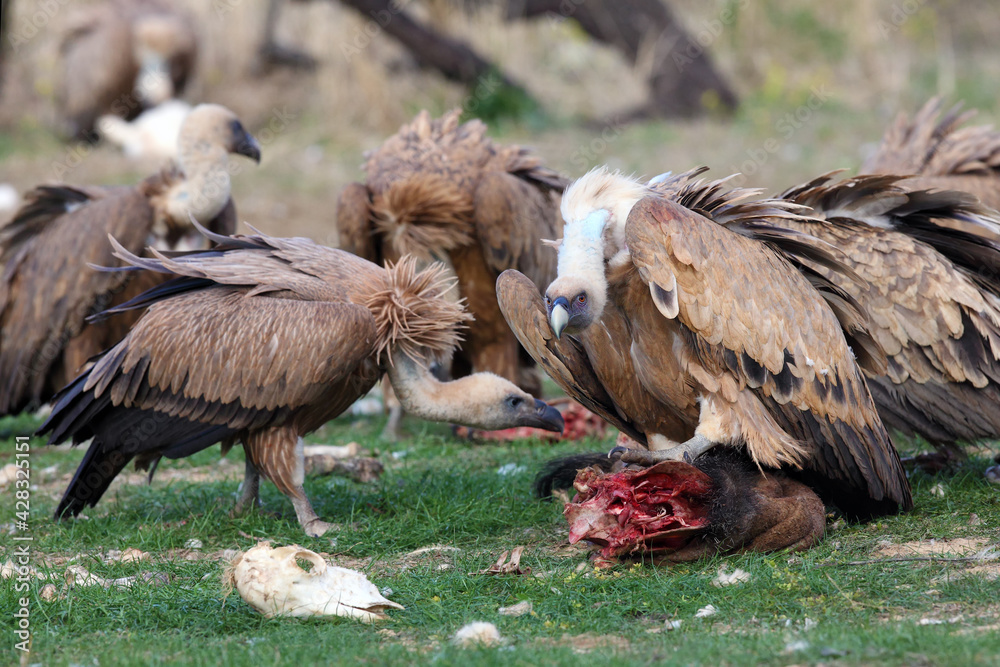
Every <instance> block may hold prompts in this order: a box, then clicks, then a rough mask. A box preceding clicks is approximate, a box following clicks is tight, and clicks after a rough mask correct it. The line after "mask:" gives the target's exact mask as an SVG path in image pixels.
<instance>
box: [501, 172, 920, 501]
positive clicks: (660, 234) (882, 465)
mask: <svg viewBox="0 0 1000 667" xmlns="http://www.w3.org/2000/svg"><path fill="white" fill-rule="evenodd" d="M688 176H689V175H682V176H680V177H675V178H673V179H668V180H667V181H665V182H660V183H655V184H652V185H643V184H641V183H639V182H637V181H634V180H632V179H629V178H626V177H624V176H620V175H617V174H611V173H608V172H607V171H604V170H595V171H593V172H591V173H590V174H588V175H587V176H585V177H583V178H582V179H580V180H578V181H576V183H574V184H573V185H572V186H570V188H569V189H568V190H567V191H566V193H565V194H564V196H563V201H562V213H563V217H564V219H565V220H566V221H567V222H566V227H565V229H564V236H563V240H562V243H561V245H560V248H559V258H558V262H559V266H558V273H559V277H558V278H557V279H556V280H555V281H554V282H553V283H552V284H551V285H549V286H548V289H547V290H546V292H545V301H544V303H543V301H542V298H541V297H540V296H539V294H538V292H537V290H536V289H535V288H534V286H533V284H532V282H531V281H529V280H527V279H526V278H525V277H523V276H521V275H519V274H518V273H517V272H515V271H508V272H506V273H504V274H503V275H502V276H501V278H500V280H499V281H498V283H497V293H498V297H499V301H500V305H501V308H502V309H503V312H504V315H505V317H506V318H507V321H508V322H509V323H510V325H511V327H512V328H513V330H514V331H515V333H516V334H517V336H518V339H519V340H520V341H521V343H522V344H523V345H524V346H525V349H527V350H528V351H529V352H530V353H531V354H532V356H533V357H534V358H535V359H536V361H537V362H538V363H539V364H540V365H541V366H542V367H543V368H544V369H545V370H546V372H547V373H548V374H549V375H550V376H551V377H552V378H553V379H554V380H556V382H557V383H559V384H560V385H561V386H562V387H563V389H564V390H566V391H567V393H569V394H570V395H571V396H572V397H573V398H575V399H577V400H578V401H580V402H581V403H582V404H583V405H584V406H586V407H588V408H590V409H591V410H593V411H594V412H596V413H598V414H600V415H601V416H603V417H604V418H605V419H607V420H608V421H609V422H611V423H612V424H614V425H615V426H617V427H618V428H619V429H620V430H621V431H623V432H624V433H625V434H627V435H628V436H630V437H631V438H633V439H634V440H636V441H638V442H639V443H641V444H643V445H645V446H647V447H648V448H649V449H648V450H627V451H624V452H622V455H621V457H622V461H627V462H635V463H640V464H651V463H654V462H655V461H658V460H670V459H687V458H690V459H697V457H698V456H699V455H700V454H701V453H703V452H706V451H707V450H709V449H712V448H714V447H717V446H727V447H738V448H745V451H746V452H747V454H748V455H749V457H750V458H751V459H752V460H753V461H754V462H755V463H756V464H757V465H758V466H760V467H762V468H782V469H785V470H789V471H797V472H795V474H797V475H798V476H800V478H801V479H802V480H804V481H807V482H808V483H809V484H810V485H811V486H813V487H814V488H815V489H817V490H818V492H819V493H820V495H821V496H822V497H824V499H825V500H827V501H828V502H831V503H833V504H835V505H837V506H838V507H839V508H840V509H841V510H842V511H844V512H845V513H846V514H847V515H849V516H855V517H870V516H876V515H881V514H886V513H891V512H895V511H897V510H899V509H907V508H909V507H910V506H911V505H912V500H911V497H910V490H909V485H908V483H907V480H906V476H905V474H904V472H903V469H902V467H901V465H900V462H899V458H898V456H897V454H896V452H895V450H894V449H893V447H892V444H891V442H890V441H889V437H888V434H887V433H886V431H885V428H884V427H883V425H882V422H881V420H880V419H879V416H878V413H877V412H876V410H875V406H874V404H873V402H872V398H871V395H870V394H869V391H868V387H867V385H866V383H865V379H864V376H863V375H862V373H861V370H860V369H859V364H860V365H861V366H863V367H866V368H869V369H871V370H873V371H874V372H884V370H885V358H884V356H883V355H882V352H881V350H880V349H879V347H878V345H877V344H876V343H875V342H874V341H873V340H872V339H871V337H870V335H869V333H868V331H867V329H866V325H867V321H866V317H865V315H864V313H863V311H862V310H861V309H860V308H859V307H858V306H857V304H856V302H855V301H854V300H853V299H851V297H850V296H849V295H848V294H847V293H846V292H844V290H842V289H840V288H839V287H837V286H836V285H834V284H833V283H832V282H831V281H829V280H828V279H826V278H824V277H823V276H822V275H821V274H819V273H818V272H816V271H814V270H812V269H810V267H809V266H807V265H806V264H804V262H805V261H806V260H808V261H809V262H810V263H814V264H818V265H820V266H823V267H826V268H828V269H829V270H830V271H835V272H838V273H841V274H843V275H845V276H850V277H852V278H855V279H858V278H856V276H855V274H854V273H853V271H851V269H849V268H847V267H846V266H844V265H843V264H842V263H841V258H840V256H839V253H837V252H836V251H835V250H834V249H833V248H832V247H830V246H829V245H828V244H825V243H823V242H822V241H819V240H816V239H814V238H812V237H810V236H808V235H806V234H802V233H800V232H795V231H792V230H788V229H785V228H784V223H785V222H786V221H789V220H794V219H796V218H797V217H799V209H798V207H797V206H796V205H794V204H791V203H788V202H782V201H774V200H763V201H754V202H748V201H742V200H744V199H746V198H747V197H749V196H751V195H754V194H756V191H746V190H733V191H729V192H725V191H724V189H723V186H722V184H721V183H720V182H714V183H704V182H701V181H691V180H690V179H689V178H688ZM858 280H860V279H858Z"/></svg>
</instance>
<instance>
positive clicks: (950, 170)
mask: <svg viewBox="0 0 1000 667" xmlns="http://www.w3.org/2000/svg"><path fill="white" fill-rule="evenodd" d="M975 114H976V112H975V111H971V110H970V111H966V112H964V113H962V111H961V105H956V106H954V107H952V108H951V110H949V111H948V113H946V114H945V115H944V117H943V118H942V117H941V100H940V99H939V98H934V99H932V100H930V101H929V102H927V104H925V105H924V106H923V108H922V109H920V111H919V112H917V114H916V116H914V118H913V120H912V121H911V120H910V119H909V118H908V117H907V116H906V115H905V114H900V115H899V117H898V118H897V119H896V121H895V122H894V123H893V124H892V125H891V126H890V127H889V129H888V130H886V133H885V135H884V136H883V137H882V144H881V145H880V146H879V147H878V150H877V151H876V152H875V154H874V155H872V156H871V157H870V158H868V159H867V160H866V161H865V163H864V164H863V165H862V166H861V172H860V173H862V174H895V175H906V174H913V175H914V176H913V177H912V178H910V179H908V180H907V181H905V182H904V183H902V184H901V185H903V186H904V187H906V188H907V189H912V190H929V189H939V190H961V191H963V192H969V193H972V194H974V195H975V196H976V197H978V198H979V200H980V201H981V202H982V203H984V204H985V205H987V206H989V207H990V208H994V209H1000V132H997V131H996V130H994V129H993V128H992V127H991V126H988V125H980V126H975V127H960V126H961V125H962V124H963V123H965V122H966V121H967V120H969V119H970V118H972V117H973V116H975Z"/></svg>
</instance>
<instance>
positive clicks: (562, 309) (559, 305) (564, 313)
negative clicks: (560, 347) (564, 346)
mask: <svg viewBox="0 0 1000 667" xmlns="http://www.w3.org/2000/svg"><path fill="white" fill-rule="evenodd" d="M549 324H550V325H552V331H553V332H554V333H555V335H556V338H559V337H560V336H562V332H563V330H564V329H565V328H566V325H567V324H569V301H567V300H566V297H564V296H560V297H558V298H556V300H555V301H553V302H552V311H551V312H550V313H549Z"/></svg>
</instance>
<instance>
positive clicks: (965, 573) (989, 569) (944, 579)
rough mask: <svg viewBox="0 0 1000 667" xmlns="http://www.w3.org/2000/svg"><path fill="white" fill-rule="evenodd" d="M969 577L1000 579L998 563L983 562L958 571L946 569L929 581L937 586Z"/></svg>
mask: <svg viewBox="0 0 1000 667" xmlns="http://www.w3.org/2000/svg"><path fill="white" fill-rule="evenodd" d="M949 570H950V568H949ZM969 577H975V578H977V579H981V580H982V581H996V580H997V579H1000V563H984V564H982V565H976V566H973V567H967V568H965V569H962V570H958V571H947V572H945V573H944V574H942V575H941V576H939V577H934V578H933V579H931V582H930V583H931V584H932V585H934V586H939V585H941V584H948V583H953V582H955V581H958V580H959V579H967V578H969Z"/></svg>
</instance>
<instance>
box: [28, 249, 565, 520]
mask: <svg viewBox="0 0 1000 667" xmlns="http://www.w3.org/2000/svg"><path fill="white" fill-rule="evenodd" d="M206 233H208V232H207V231H206ZM212 240H214V241H216V242H217V243H218V245H217V246H216V247H214V248H213V249H211V250H206V251H200V252H198V251H195V252H191V253H185V254H180V255H173V256H171V257H167V256H165V255H162V254H160V253H158V252H155V251H154V252H153V255H154V257H153V258H148V259H144V258H140V257H136V256H135V255H133V254H131V253H129V252H128V251H127V250H126V249H125V248H123V247H122V246H120V245H118V244H117V243H116V244H115V247H116V255H117V256H118V257H119V258H121V259H123V260H125V261H127V262H128V263H129V264H131V265H132V266H133V267H136V268H142V269H146V270H150V271H156V272H163V273H167V274H170V275H172V276H175V278H174V279H173V280H170V281H168V282H165V283H163V284H161V285H159V286H158V287H155V288H153V289H152V290H150V291H148V292H146V293H144V294H143V295H140V296H139V297H138V298H136V299H135V300H133V301H132V302H131V303H128V304H123V305H122V306H120V307H119V308H117V309H115V310H127V309H130V308H137V307H138V308H146V312H145V314H144V315H143V316H142V317H141V318H140V319H139V321H138V322H136V324H135V325H134V326H133V327H132V330H131V331H130V332H129V333H128V335H127V336H126V337H125V338H124V339H123V340H122V341H121V342H120V343H118V344H117V345H116V346H115V347H113V348H112V349H110V350H109V351H107V352H106V353H104V354H103V355H101V357H99V358H98V359H97V360H96V362H95V364H94V365H93V366H92V367H91V368H90V369H89V370H88V371H87V372H85V373H84V374H82V375H81V376H80V377H78V378H77V379H76V380H74V381H73V383H72V384H70V385H68V386H67V387H66V388H64V389H63V390H62V391H61V392H60V394H59V396H58V397H57V403H56V405H55V408H54V409H53V412H52V415H51V416H50V418H49V419H48V421H47V422H46V423H45V424H44V425H43V427H42V429H41V432H42V433H51V438H50V442H51V443H58V442H62V441H64V440H67V439H72V441H73V443H74V444H76V443H80V442H83V441H85V440H87V439H90V438H93V441H92V442H91V444H90V448H89V449H88V450H87V454H86V456H85V457H84V459H83V462H82V463H81V464H80V467H79V468H78V470H77V472H76V475H75V477H74V478H73V481H72V482H70V485H69V488H67V490H66V493H65V495H64V496H63V499H62V501H61V502H60V503H59V507H58V509H57V510H56V516H65V515H76V514H78V513H79V512H80V510H82V509H83V508H84V506H86V505H93V504H95V503H96V502H97V501H98V499H99V498H100V497H101V495H102V494H103V493H104V491H105V490H106V489H107V487H108V485H109V484H110V483H111V480H113V479H114V477H115V476H116V475H117V474H118V473H119V472H120V471H121V470H122V469H123V468H124V467H125V465H126V464H127V463H128V462H129V461H130V460H132V459H135V460H136V464H137V466H139V467H147V466H149V465H150V464H151V463H154V462H155V461H157V460H158V459H159V458H160V457H163V456H165V457H167V458H179V457H183V456H188V455H190V454H192V453H194V452H197V451H199V450H201V449H204V448H206V447H209V446H211V445H212V444H214V443H216V442H222V443H223V447H224V448H228V447H230V446H231V445H232V444H233V443H234V442H236V441H239V442H241V443H242V444H243V448H244V451H245V453H246V478H245V480H244V484H243V493H242V497H241V499H240V500H239V502H238V504H237V509H238V510H240V509H244V508H247V507H249V506H251V505H252V504H254V503H255V502H256V499H257V491H258V480H259V475H261V474H262V475H263V476H264V477H265V478H267V479H269V480H271V481H272V482H274V484H275V485H276V486H277V487H278V489H279V490H280V491H281V492H282V493H283V494H285V495H286V496H288V498H289V499H290V500H291V501H292V504H293V505H294V507H295V513H296V515H297V517H298V520H299V523H300V524H301V525H302V527H303V528H304V529H305V531H306V533H307V534H309V535H311V536H319V535H322V534H323V533H324V532H325V531H326V530H327V529H328V528H329V524H328V523H326V522H324V521H321V520H320V519H319V518H318V517H317V515H316V513H315V512H314V511H313V508H312V506H311V504H310V502H309V500H308V498H307V497H306V495H305V492H304V491H303V488H302V482H303V454H302V447H303V445H302V436H304V435H305V434H307V433H309V432H311V431H313V430H315V429H317V428H319V427H320V426H322V425H323V424H325V423H326V422H327V421H329V420H330V419H332V418H334V417H336V416H337V415H339V414H340V413H341V412H343V411H344V410H346V409H347V408H348V407H349V406H350V405H351V404H352V403H353V402H354V401H355V400H357V399H358V398H360V397H361V396H363V395H364V394H365V393H366V392H367V391H368V390H370V389H371V388H372V387H373V386H374V385H375V383H376V382H377V381H378V380H379V378H380V377H382V375H383V374H388V376H389V379H390V381H391V382H392V386H393V388H394V390H395V392H396V394H397V396H398V397H399V400H400V402H401V403H402V405H403V406H404V407H405V409H406V410H408V411H409V412H411V413H413V414H415V415H417V416H419V417H422V418H424V419H430V420H435V421H450V422H456V423H460V424H465V425H468V426H473V427H477V428H485V429H500V428H510V427H514V426H534V427H537V428H543V429H547V430H551V431H561V430H562V427H563V420H562V417H561V415H560V414H559V412H558V410H556V409H555V408H552V407H550V406H548V405H546V404H545V403H543V402H541V401H538V400H536V399H534V398H533V397H532V396H531V395H529V394H528V393H526V392H524V391H522V390H521V389H519V388H518V387H517V386H516V385H514V384H513V383H511V382H509V381H507V380H505V379H503V378H500V377H498V376H496V375H493V374H491V373H477V374H474V375H469V376H467V377H464V378H462V379H460V380H455V381H452V382H439V381H438V380H437V379H436V378H434V377H433V375H432V374H431V373H430V371H429V370H428V366H429V364H430V363H431V361H432V360H433V359H434V358H436V357H439V356H441V355H446V354H448V353H449V352H450V351H451V350H452V348H454V346H455V345H456V344H457V343H458V341H459V336H460V325H462V324H463V323H464V322H465V321H466V320H467V318H468V316H467V315H466V313H465V312H464V310H463V309H462V305H461V304H460V303H456V302H454V301H450V300H449V299H447V298H446V297H445V296H444V293H445V292H446V291H447V290H448V288H449V284H448V280H447V278H446V277H445V276H444V275H443V273H444V272H443V270H442V268H441V266H440V265H437V264H434V265H431V266H429V267H428V268H425V269H424V270H423V271H419V272H418V271H417V270H416V262H415V261H414V260H413V259H412V258H408V257H406V258H403V259H401V260H400V261H399V262H397V263H395V264H391V265H389V266H387V267H386V268H382V267H380V266H378V265H376V264H372V263H371V262H368V261H366V260H364V259H361V258H360V257H356V256H355V255H352V254H350V253H347V252H344V251H342V250H334V249H331V248H326V247H323V246H319V245H316V244H314V243H313V242H312V241H309V240H308V239H297V238H292V239H285V238H272V237H269V236H265V235H263V234H261V235H256V236H234V237H220V236H215V235H212Z"/></svg>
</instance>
